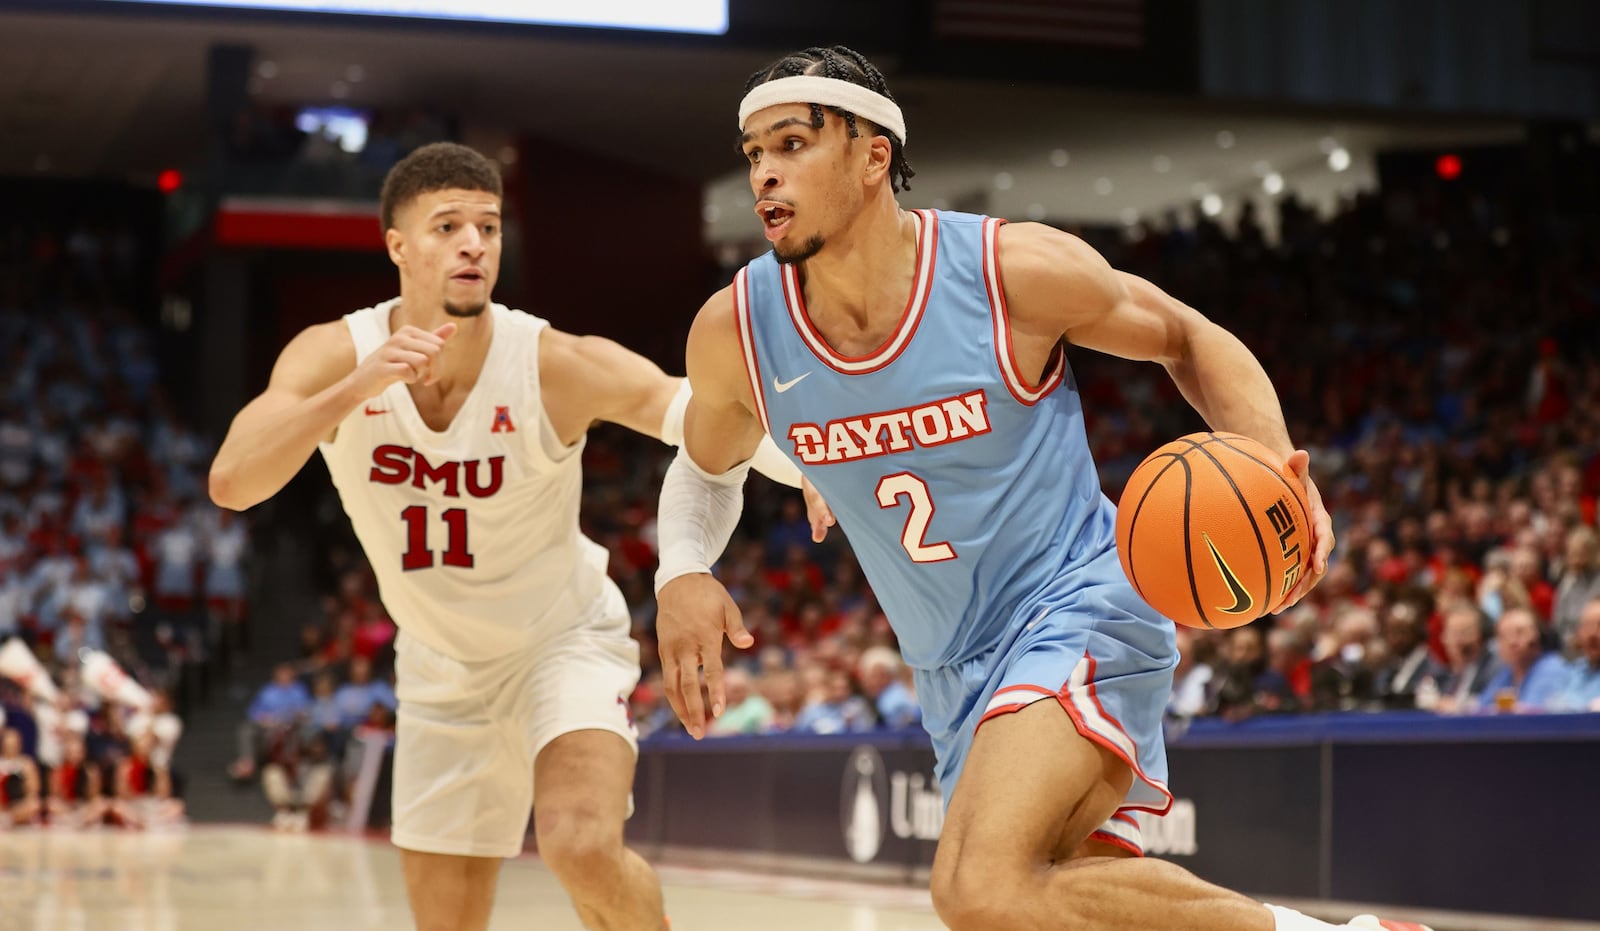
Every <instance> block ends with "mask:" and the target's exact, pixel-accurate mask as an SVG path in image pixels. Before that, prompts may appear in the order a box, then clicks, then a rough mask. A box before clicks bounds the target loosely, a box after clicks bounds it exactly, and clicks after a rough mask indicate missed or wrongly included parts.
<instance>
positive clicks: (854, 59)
mask: <svg viewBox="0 0 1600 931" xmlns="http://www.w3.org/2000/svg"><path fill="white" fill-rule="evenodd" d="M802 74H809V75H816V76H817V77H823V78H837V79H838V80H841V81H849V82H850V83H851V84H859V85H861V86H862V87H865V88H867V89H868V90H870V91H873V92H874V93H877V94H882V95H883V96H885V97H887V98H889V99H890V100H893V99H894V95H893V94H891V93H889V83H888V82H887V81H885V80H884V79H883V72H881V71H879V70H878V69H877V67H876V66H874V65H873V64H872V62H870V61H867V58H866V56H865V55H862V54H861V53H860V52H858V51H856V50H854V49H850V48H846V47H844V46H842V45H834V46H831V47H828V48H822V47H820V46H813V47H811V48H808V49H801V50H800V51H798V52H791V53H789V54H788V55H785V56H783V57H782V58H780V59H778V60H777V61H775V62H773V63H772V64H770V65H768V66H767V67H765V68H762V69H761V70H760V71H757V72H756V73H754V74H752V75H750V80H748V81H746V82H745V85H744V92H745V93H747V94H748V93H750V91H751V90H752V89H753V88H755V87H756V85H758V84H765V83H767V82H768V81H776V80H777V79H779V78H792V77H795V76H797V75H802ZM827 109H829V110H831V111H833V112H834V113H835V114H837V115H838V116H840V117H842V118H843V119H844V122H845V126H846V127H847V128H848V129H849V131H850V136H851V138H857V137H859V136H860V135H861V130H860V129H859V128H858V127H857V125H856V124H857V122H858V118H857V117H856V115H855V114H854V113H851V112H849V111H848V110H844V109H841V108H839V107H828V108H827ZM822 110H823V107H822V106H821V105H820V104H815V103H814V104H812V105H811V126H812V128H813V129H821V128H822V123H823V116H822ZM859 122H865V123H867V125H869V126H871V127H872V129H873V130H874V132H873V135H877V136H882V137H884V138H885V139H888V140H889V147H890V153H889V186H890V187H891V188H892V189H893V190H895V191H900V190H910V188H911V178H912V177H913V176H915V175H916V172H915V171H912V170H911V166H910V165H909V164H908V163H907V162H906V152H905V145H904V144H903V143H901V141H900V140H899V139H896V138H895V137H894V136H893V135H891V134H890V133H889V132H887V131H886V130H884V129H883V128H882V127H880V126H876V125H873V124H872V122H871V121H870V120H859Z"/></svg>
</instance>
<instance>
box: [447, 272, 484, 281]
mask: <svg viewBox="0 0 1600 931" xmlns="http://www.w3.org/2000/svg"><path fill="white" fill-rule="evenodd" d="M450 280H451V281H459V282H462V283H463V284H477V283H478V282H480V281H482V280H483V272H480V271H478V270H476V269H468V270H466V271H464V272H456V273H455V274H454V275H451V276H450Z"/></svg>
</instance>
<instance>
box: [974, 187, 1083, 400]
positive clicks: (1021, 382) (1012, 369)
mask: <svg viewBox="0 0 1600 931" xmlns="http://www.w3.org/2000/svg"><path fill="white" fill-rule="evenodd" d="M1005 222H1006V221H1004V220H1001V219H997V218H995V217H989V218H988V219H986V220H984V221H983V283H984V288H985V289H986V290H987V291H988V293H989V315H990V317H992V318H993V320H994V360H995V363H996V364H998V365H999V366H1000V376H1001V378H1002V379H1003V380H1004V381H1005V383H1006V387H1007V388H1009V389H1010V390H1011V396H1012V397H1014V398H1016V399H1017V402H1018V403H1019V404H1023V405H1026V406H1028V407H1032V406H1033V405H1035V404H1037V403H1039V402H1040V401H1042V400H1044V398H1045V396H1046V395H1048V394H1049V393H1050V392H1052V391H1054V390H1055V389H1056V386H1057V385H1059V384H1061V382H1062V381H1063V379H1064V376H1065V374H1066V370H1067V354H1066V353H1065V352H1063V351H1062V350H1061V347H1059V346H1057V347H1056V350H1055V365H1054V366H1053V367H1051V368H1050V369H1049V371H1048V372H1047V373H1046V374H1045V376H1044V380H1043V381H1041V382H1039V384H1038V385H1032V384H1029V382H1028V379H1027V377H1026V376H1025V375H1023V374H1022V370H1021V369H1020V368H1019V367H1018V366H1017V354H1016V349H1015V347H1014V346H1012V344H1011V314H1010V312H1009V311H1008V310H1007V309H1006V288H1005V281H1004V280H1003V279H1002V278H1001V273H1000V227H1001V226H1003V225H1004V224H1005Z"/></svg>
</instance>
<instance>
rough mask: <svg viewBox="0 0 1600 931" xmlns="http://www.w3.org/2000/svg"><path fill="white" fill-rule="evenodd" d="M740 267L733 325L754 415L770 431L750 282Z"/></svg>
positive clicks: (734, 302)
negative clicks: (753, 396) (752, 311)
mask: <svg viewBox="0 0 1600 931" xmlns="http://www.w3.org/2000/svg"><path fill="white" fill-rule="evenodd" d="M747 272H748V269H746V268H741V269H739V271H738V273H737V274H735V275H734V276H733V325H734V327H735V328H737V329H738V331H739V345H740V346H741V347H742V348H743V349H744V375H745V378H746V379H748V380H749V382H750V392H751V393H752V394H754V395H755V399H756V416H757V417H759V418H761V429H763V430H765V431H767V433H769V434H770V433H771V432H772V425H771V424H770V423H768V422H767V399H766V396H765V395H764V394H762V392H761V360H760V358H758V357H757V356H756V340H755V328H754V322H753V321H752V320H751V319H750V290H749V289H750V283H749V281H748V280H747V277H746V274H747Z"/></svg>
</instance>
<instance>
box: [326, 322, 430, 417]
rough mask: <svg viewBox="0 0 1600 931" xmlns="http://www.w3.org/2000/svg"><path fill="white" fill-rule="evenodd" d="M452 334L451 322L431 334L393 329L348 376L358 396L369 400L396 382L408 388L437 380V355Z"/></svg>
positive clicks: (409, 328) (405, 327) (411, 329)
mask: <svg viewBox="0 0 1600 931" xmlns="http://www.w3.org/2000/svg"><path fill="white" fill-rule="evenodd" d="M455 332H456V325H455V324H454V323H446V324H445V325H444V326H441V327H439V328H438V329H437V330H434V331H433V332H431V333H430V332H428V331H427V330H421V329H418V328H416V327H414V326H403V327H401V328H400V329H398V330H396V331H395V333H394V335H392V336H390V337H389V339H388V340H387V341H385V342H384V344H383V345H382V346H379V347H378V349H377V351H376V352H374V353H373V354H372V355H370V356H367V358H365V359H363V360H362V362H361V365H360V366H358V367H357V368H356V370H355V373H354V374H353V375H352V376H351V377H352V378H353V379H354V382H355V388H356V391H357V393H358V394H359V395H360V396H361V397H362V398H363V399H371V398H375V397H377V396H378V395H380V394H382V393H383V391H384V389H385V388H388V387H389V386H390V385H392V384H394V383H395V382H397V381H403V382H405V383H406V384H408V385H431V384H433V383H434V382H436V381H438V380H439V354H440V353H441V352H443V351H444V344H445V341H446V340H448V339H449V338H450V337H451V336H452V335H454V334H455Z"/></svg>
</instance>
